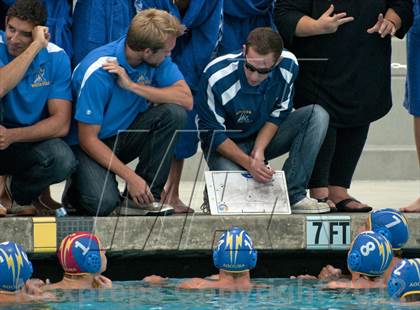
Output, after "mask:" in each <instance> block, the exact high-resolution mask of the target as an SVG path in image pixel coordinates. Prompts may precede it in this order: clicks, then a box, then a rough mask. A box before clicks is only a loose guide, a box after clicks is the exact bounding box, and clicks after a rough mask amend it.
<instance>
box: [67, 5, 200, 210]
mask: <svg viewBox="0 0 420 310" xmlns="http://www.w3.org/2000/svg"><path fill="white" fill-rule="evenodd" d="M183 32H184V26H183V25H181V24H180V23H179V21H178V20H177V19H176V18H175V17H173V16H172V15H170V14H169V13H167V12H165V11H161V10H156V9H149V10H144V11H142V12H140V13H139V14H137V15H136V16H135V17H134V18H133V20H132V22H131V25H130V28H129V30H128V33H127V36H124V37H122V38H121V39H119V40H117V41H115V42H111V43H109V44H107V45H105V46H103V47H100V48H98V49H96V50H94V51H92V52H91V53H89V54H88V55H87V56H86V57H85V58H84V59H83V61H82V62H81V63H80V64H79V65H78V67H77V68H76V69H75V71H74V74H73V81H72V83H73V91H74V95H75V98H77V100H76V108H75V116H74V118H75V120H76V121H77V124H76V123H74V124H73V126H72V129H71V133H70V135H69V137H68V142H69V144H71V145H72V146H73V150H74V152H75V155H76V157H77V159H78V161H79V166H78V169H77V170H76V172H75V174H74V175H73V176H72V180H71V184H70V187H69V188H68V191H67V194H66V196H65V200H68V202H69V203H70V204H72V205H75V206H76V207H78V206H80V207H81V209H82V210H83V211H84V212H86V213H87V214H89V215H100V216H105V215H109V214H110V213H111V212H112V211H113V210H114V209H116V208H117V207H118V206H119V205H120V193H119V190H118V184H117V180H116V175H118V176H119V177H121V178H122V179H123V180H124V181H125V182H126V184H127V192H128V197H129V198H130V199H129V200H127V202H128V206H129V207H130V208H126V209H125V211H124V212H125V214H127V215H129V214H130V212H132V214H146V213H149V212H152V211H156V212H159V211H165V210H166V211H169V210H173V208H166V209H165V210H163V209H161V207H162V206H161V205H159V201H160V199H161V193H162V190H163V186H164V185H165V182H166V179H167V177H168V173H169V169H170V164H171V159H172V154H173V147H174V145H175V141H176V135H175V133H176V131H177V130H179V129H182V128H183V126H184V123H185V120H186V111H185V109H191V108H192V95H191V91H190V89H189V88H188V86H187V84H186V82H185V81H184V78H183V76H182V74H181V73H180V71H179V70H178V67H177V66H176V65H175V64H174V63H172V61H171V58H170V57H169V55H170V54H171V50H172V49H173V48H174V46H175V42H176V38H177V37H178V36H180V35H181V34H182V33H183ZM136 158H138V159H139V163H138V165H137V167H136V169H135V171H133V170H132V169H131V168H130V167H128V166H127V165H126V164H128V163H129V162H131V161H132V160H134V159H136ZM136 211H138V212H136Z"/></svg>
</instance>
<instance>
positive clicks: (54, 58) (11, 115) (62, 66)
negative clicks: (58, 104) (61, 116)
mask: <svg viewBox="0 0 420 310" xmlns="http://www.w3.org/2000/svg"><path fill="white" fill-rule="evenodd" d="M13 59H14V57H13V56H11V55H9V53H8V52H7V47H6V35H5V33H4V32H3V31H0V67H4V66H6V65H7V64H8V63H9V62H11V61H13ZM70 78H71V69H70V60H69V57H68V56H67V54H66V53H65V52H64V50H63V49H62V48H60V47H58V46H57V45H55V44H53V43H48V46H47V47H46V48H44V49H42V50H41V51H40V52H39V53H38V55H37V56H36V57H35V59H34V60H33V62H32V63H31V65H30V66H29V68H28V70H27V71H26V72H25V74H24V76H23V78H22V80H21V81H20V82H19V83H18V84H17V85H16V87H15V88H13V89H12V90H10V91H9V92H8V93H7V94H6V95H5V96H4V97H3V98H2V103H1V105H2V110H3V111H2V112H3V119H2V121H1V122H2V123H3V124H4V125H5V126H6V127H25V126H31V125H33V124H35V123H37V122H39V121H40V120H42V119H44V118H46V117H47V116H48V110H47V101H48V100H49V99H64V100H70V101H71V100H72V95H71V88H70Z"/></svg>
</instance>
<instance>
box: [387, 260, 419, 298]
mask: <svg viewBox="0 0 420 310" xmlns="http://www.w3.org/2000/svg"><path fill="white" fill-rule="evenodd" d="M388 293H389V295H390V296H391V297H392V298H405V297H407V296H410V295H414V294H420V259H418V258H415V259H403V260H402V261H401V262H400V263H398V264H395V266H394V268H393V270H392V273H391V277H390V278H389V280H388Z"/></svg>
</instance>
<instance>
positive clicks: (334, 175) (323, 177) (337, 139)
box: [308, 125, 369, 188]
mask: <svg viewBox="0 0 420 310" xmlns="http://www.w3.org/2000/svg"><path fill="white" fill-rule="evenodd" d="M368 131H369V125H366V126H362V127H353V128H333V127H328V131H327V135H326V136H325V140H324V143H323V144H322V147H321V149H320V151H319V153H318V158H317V160H316V163H315V166H314V170H313V171H312V176H311V180H310V181H309V185H308V187H309V188H316V187H327V186H328V185H331V186H341V187H345V188H349V187H350V184H351V179H352V178H353V173H354V170H355V169H356V166H357V162H358V161H359V158H360V155H361V154H362V151H363V147H364V145H365V142H366V138H367V135H368Z"/></svg>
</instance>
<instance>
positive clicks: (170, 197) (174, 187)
mask: <svg viewBox="0 0 420 310" xmlns="http://www.w3.org/2000/svg"><path fill="white" fill-rule="evenodd" d="M183 167H184V160H183V159H176V158H173V159H172V164H171V171H170V172H169V176H168V180H167V181H166V184H165V189H164V191H163V192H162V195H161V199H162V201H164V202H165V203H168V204H170V205H171V206H172V207H174V210H175V213H190V212H193V210H192V209H191V208H189V207H188V206H187V205H186V204H185V203H183V202H182V201H181V199H180V198H179V184H180V182H181V175H182V168H183Z"/></svg>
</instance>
